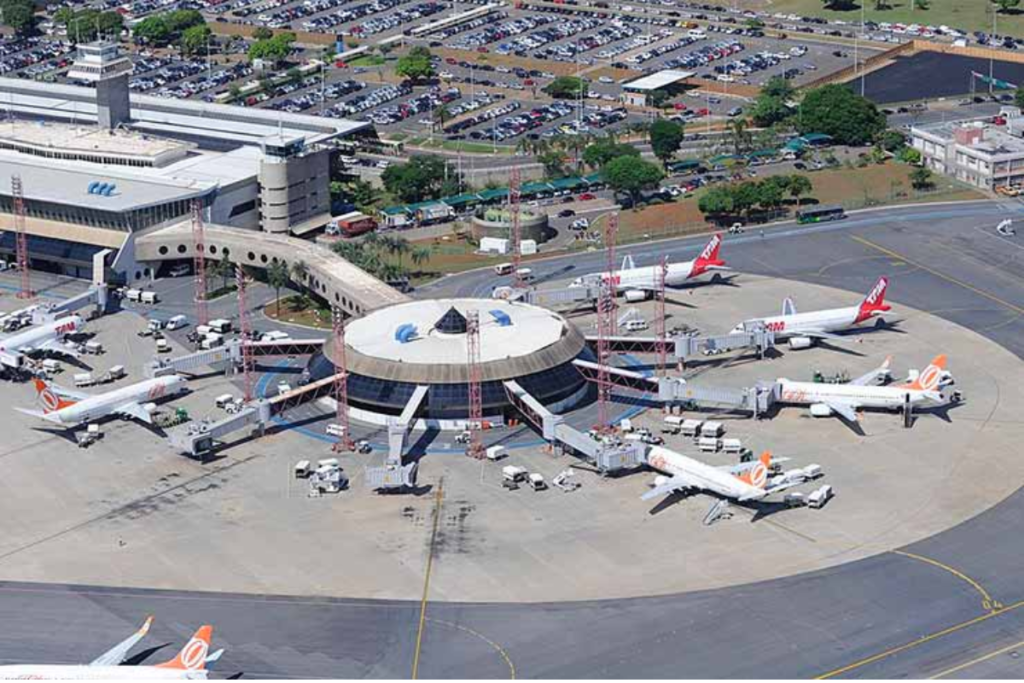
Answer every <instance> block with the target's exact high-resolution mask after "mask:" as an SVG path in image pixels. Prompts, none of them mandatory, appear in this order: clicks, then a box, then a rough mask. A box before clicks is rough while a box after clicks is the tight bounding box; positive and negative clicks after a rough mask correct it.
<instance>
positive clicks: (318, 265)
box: [135, 221, 410, 316]
mask: <svg viewBox="0 0 1024 683" xmlns="http://www.w3.org/2000/svg"><path fill="white" fill-rule="evenodd" d="M205 240H206V251H207V254H208V255H209V258H210V259H212V260H219V259H221V258H223V257H224V255H225V254H228V255H229V258H230V260H231V261H232V262H233V263H236V264H241V265H244V266H249V267H251V268H266V267H267V266H269V265H270V264H272V263H275V262H283V263H285V264H286V265H287V266H288V267H289V268H291V266H292V264H294V263H297V262H299V261H302V262H303V263H305V264H306V266H307V268H308V271H309V274H308V275H307V276H306V279H305V282H302V283H299V284H302V285H304V286H305V287H306V288H307V289H309V290H310V291H313V292H315V293H316V294H318V295H319V296H320V297H322V298H323V299H324V300H326V301H327V302H329V303H330V304H331V305H332V306H337V307H339V308H341V309H342V310H343V311H345V312H346V313H348V314H349V315H352V316H360V315H363V314H364V313H366V312H367V311H371V310H373V309H375V308H383V307H385V306H391V305H393V304H400V303H403V302H406V301H409V300H410V299H409V297H407V296H406V295H405V294H402V293H401V292H399V291H398V290H396V289H395V288H394V287H391V286H389V285H387V284H385V283H383V282H381V281H380V280H378V279H377V278H375V277H374V276H372V275H370V274H369V273H367V272H366V271H364V270H363V269H362V268H359V267H357V266H355V265H353V264H352V263H349V262H348V261H347V260H345V259H344V258H342V257H341V256H339V255H337V254H335V253H334V252H333V251H331V250H330V249H328V248H326V247H322V246H320V245H319V244H315V243H313V242H309V241H306V240H301V239H296V238H294V237H289V236H287V235H279V234H273V233H267V232H258V231H255V230H243V229H241V228H229V227H225V226H222V225H210V224H207V225H206V226H205ZM194 255H195V250H194V249H193V245H192V226H191V223H189V222H188V221H183V222H181V223H177V224H175V225H171V226H169V227H166V228H160V229H157V230H153V231H150V232H147V233H145V234H142V235H139V237H138V238H137V239H136V241H135V257H136V259H138V260H139V261H141V262H149V263H154V262H160V261H171V260H181V259H191V258H193V257H194Z"/></svg>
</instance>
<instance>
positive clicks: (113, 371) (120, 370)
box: [107, 365, 128, 380]
mask: <svg viewBox="0 0 1024 683" xmlns="http://www.w3.org/2000/svg"><path fill="white" fill-rule="evenodd" d="M107 376H108V377H110V379H112V380H118V379H123V378H125V377H127V376H128V371H127V370H125V369H124V366H123V365H112V366H110V369H109V370H107Z"/></svg>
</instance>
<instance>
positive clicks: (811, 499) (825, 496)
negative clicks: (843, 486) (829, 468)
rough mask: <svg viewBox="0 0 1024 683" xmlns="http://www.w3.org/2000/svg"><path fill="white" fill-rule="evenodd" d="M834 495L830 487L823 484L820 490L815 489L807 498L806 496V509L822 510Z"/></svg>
mask: <svg viewBox="0 0 1024 683" xmlns="http://www.w3.org/2000/svg"><path fill="white" fill-rule="evenodd" d="M834 495H835V492H833V490H832V487H831V486H830V485H828V484H825V485H824V486H822V487H821V488H819V489H815V490H814V491H812V492H811V494H810V495H809V496H807V507H812V508H823V507H825V503H827V502H828V501H829V499H830V498H832V496H834Z"/></svg>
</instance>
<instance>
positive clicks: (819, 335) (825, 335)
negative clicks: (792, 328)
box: [799, 330, 844, 341]
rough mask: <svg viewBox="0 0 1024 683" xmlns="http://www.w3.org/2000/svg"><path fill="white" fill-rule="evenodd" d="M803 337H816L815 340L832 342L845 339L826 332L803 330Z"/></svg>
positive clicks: (800, 334) (801, 333) (800, 333)
mask: <svg viewBox="0 0 1024 683" xmlns="http://www.w3.org/2000/svg"><path fill="white" fill-rule="evenodd" d="M799 336H801V337H814V338H815V339H829V340H831V341H843V340H844V337H842V336H841V335H838V334H832V333H831V332H825V331H824V330H801V331H800V332H799Z"/></svg>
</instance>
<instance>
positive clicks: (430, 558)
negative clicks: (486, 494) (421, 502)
mask: <svg viewBox="0 0 1024 683" xmlns="http://www.w3.org/2000/svg"><path fill="white" fill-rule="evenodd" d="M442 505H444V478H443V477H442V478H441V480H440V481H439V482H438V483H437V494H435V496H434V523H433V524H432V525H431V528H430V546H429V547H428V548H427V570H426V572H424V576H423V597H422V598H421V599H420V623H419V626H418V627H417V629H416V651H415V652H414V653H413V656H412V678H413V679H414V680H415V679H416V678H417V677H418V676H419V671H420V650H421V649H422V648H423V629H424V627H425V626H426V624H427V598H428V597H429V594H430V572H431V570H432V569H433V568H434V549H435V546H436V544H437V527H438V524H439V523H440V521H441V507H442Z"/></svg>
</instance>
